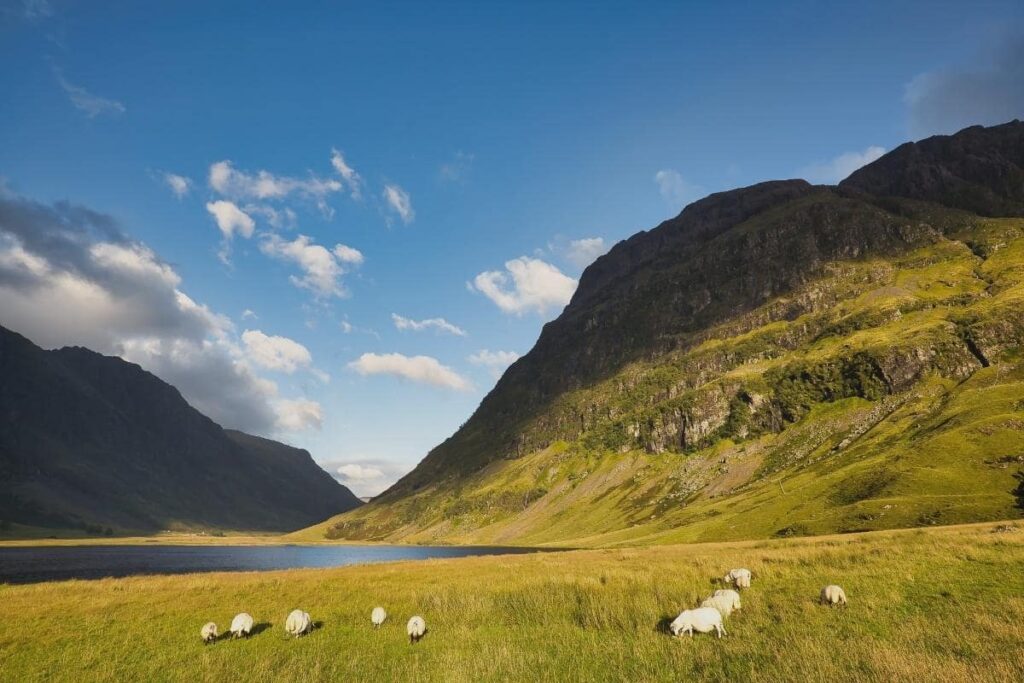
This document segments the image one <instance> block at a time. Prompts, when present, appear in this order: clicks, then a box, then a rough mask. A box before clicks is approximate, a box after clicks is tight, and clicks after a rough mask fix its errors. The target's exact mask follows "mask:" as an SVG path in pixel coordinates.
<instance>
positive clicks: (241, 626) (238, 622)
mask: <svg viewBox="0 0 1024 683" xmlns="http://www.w3.org/2000/svg"><path fill="white" fill-rule="evenodd" d="M252 625H253V619H252V615H251V614H249V613H248V612H242V613H241V614H236V615H235V618H234V619H232V620H231V637H232V638H247V637H248V636H249V634H250V633H252Z"/></svg>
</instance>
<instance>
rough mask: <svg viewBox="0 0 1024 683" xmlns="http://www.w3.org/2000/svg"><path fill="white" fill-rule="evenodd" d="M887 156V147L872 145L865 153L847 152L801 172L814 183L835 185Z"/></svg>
mask: <svg viewBox="0 0 1024 683" xmlns="http://www.w3.org/2000/svg"><path fill="white" fill-rule="evenodd" d="M883 154H885V147H878V146H877V145H872V146H871V147H868V148H867V149H865V150H864V151H863V152H846V153H845V154H840V155H839V156H837V157H836V158H834V159H832V160H830V161H823V162H820V163H816V164H811V165H810V166H805V167H804V168H803V169H801V170H800V175H801V176H802V177H803V178H805V179H807V180H809V181H810V182H812V183H824V184H829V185H834V184H836V183H838V182H839V181H840V180H843V179H845V178H846V177H847V176H848V175H850V174H851V173H853V172H854V171H856V170H857V169H858V168H860V167H861V166H866V165H867V164H870V163H871V162H872V161H874V160H875V159H877V158H879V157H880V156H882V155H883Z"/></svg>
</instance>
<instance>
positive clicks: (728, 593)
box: [714, 588, 743, 610]
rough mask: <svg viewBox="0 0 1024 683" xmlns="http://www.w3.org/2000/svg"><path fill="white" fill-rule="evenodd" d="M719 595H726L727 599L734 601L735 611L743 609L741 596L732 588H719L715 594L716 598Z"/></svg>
mask: <svg viewBox="0 0 1024 683" xmlns="http://www.w3.org/2000/svg"><path fill="white" fill-rule="evenodd" d="M719 595H724V596H725V597H727V598H730V599H732V608H733V609H734V610H738V609H742V607H743V605H741V604H740V594H739V593H737V592H736V591H734V590H733V589H731V588H719V589H718V590H716V591H715V592H714V596H715V597H716V598H717V597H718V596H719Z"/></svg>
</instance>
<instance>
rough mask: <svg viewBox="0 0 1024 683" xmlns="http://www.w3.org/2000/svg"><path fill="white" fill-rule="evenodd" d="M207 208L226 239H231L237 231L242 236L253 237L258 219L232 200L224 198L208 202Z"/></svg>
mask: <svg viewBox="0 0 1024 683" xmlns="http://www.w3.org/2000/svg"><path fill="white" fill-rule="evenodd" d="M206 210H207V211H209V212H210V215H211V216H213V219H214V221H216V223H217V227H218V228H220V231H221V233H222V234H223V235H224V239H226V240H230V239H231V238H232V237H234V236H235V234H236V233H237V234H239V235H241V236H242V237H245V238H249V237H252V233H253V231H255V230H256V221H254V220H253V219H252V217H251V216H250V215H249V214H247V213H246V212H244V211H242V210H241V209H239V208H238V207H237V206H235V204H234V203H232V202H229V201H225V200H223V199H218V200H217V201H215V202H207V203H206Z"/></svg>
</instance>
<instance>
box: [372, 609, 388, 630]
mask: <svg viewBox="0 0 1024 683" xmlns="http://www.w3.org/2000/svg"><path fill="white" fill-rule="evenodd" d="M387 618H388V613H387V612H385V611H384V608H383V607H374V608H373V612H371V613H370V621H371V622H373V627H374V628H380V625H381V624H383V623H384V620H385V619H387Z"/></svg>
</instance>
